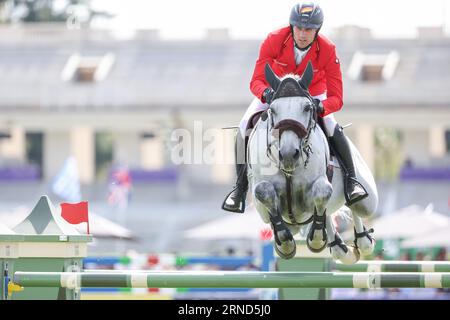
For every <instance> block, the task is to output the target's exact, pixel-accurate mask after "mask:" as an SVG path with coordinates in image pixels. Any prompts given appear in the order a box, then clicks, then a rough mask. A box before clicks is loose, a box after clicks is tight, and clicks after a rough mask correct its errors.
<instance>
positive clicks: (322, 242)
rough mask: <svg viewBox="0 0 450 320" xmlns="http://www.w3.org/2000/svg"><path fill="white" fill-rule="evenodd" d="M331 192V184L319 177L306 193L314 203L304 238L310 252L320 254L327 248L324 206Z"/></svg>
mask: <svg viewBox="0 0 450 320" xmlns="http://www.w3.org/2000/svg"><path fill="white" fill-rule="evenodd" d="M332 192H333V188H332V187H331V184H330V183H329V182H328V180H326V178H325V177H321V178H318V179H317V180H316V181H314V184H313V185H312V187H311V190H310V192H309V193H308V197H310V198H311V199H313V201H314V214H313V222H312V223H311V227H310V228H309V231H308V236H307V237H306V245H307V247H308V248H309V250H311V251H312V252H321V251H322V250H323V249H325V247H326V246H327V242H328V238H327V230H326V221H327V215H326V206H327V203H328V200H329V199H330V197H331V193H332ZM328 220H329V219H328Z"/></svg>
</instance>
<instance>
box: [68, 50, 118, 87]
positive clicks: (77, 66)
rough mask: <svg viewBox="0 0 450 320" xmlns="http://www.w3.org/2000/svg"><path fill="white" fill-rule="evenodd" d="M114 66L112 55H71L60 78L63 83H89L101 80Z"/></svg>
mask: <svg viewBox="0 0 450 320" xmlns="http://www.w3.org/2000/svg"><path fill="white" fill-rule="evenodd" d="M113 64H114V55H113V54H112V53H108V54H105V55H100V56H81V55H79V54H73V55H71V56H70V58H69V60H68V61H67V63H66V65H65V67H64V70H63V71H62V74H61V77H62V80H63V81H74V82H79V83H91V82H96V81H101V80H103V79H104V78H105V77H106V76H107V75H108V73H109V71H110V69H111V67H112V65H113Z"/></svg>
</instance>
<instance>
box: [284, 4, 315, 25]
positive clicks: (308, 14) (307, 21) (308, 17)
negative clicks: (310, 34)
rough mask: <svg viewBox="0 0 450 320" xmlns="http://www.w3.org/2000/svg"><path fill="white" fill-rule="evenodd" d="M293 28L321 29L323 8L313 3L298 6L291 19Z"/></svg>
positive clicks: (295, 7) (292, 12)
mask: <svg viewBox="0 0 450 320" xmlns="http://www.w3.org/2000/svg"><path fill="white" fill-rule="evenodd" d="M289 24H290V25H291V26H297V27H299V28H307V29H320V28H321V27H322V24H323V11H322V8H321V7H320V6H319V5H318V4H315V3H313V2H306V3H299V4H296V5H295V6H294V7H293V8H292V10H291V16H290V18H289Z"/></svg>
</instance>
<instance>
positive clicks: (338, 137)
mask: <svg viewBox="0 0 450 320" xmlns="http://www.w3.org/2000/svg"><path fill="white" fill-rule="evenodd" d="M329 141H330V144H331V147H332V148H333V151H334V152H335V154H336V156H337V157H338V160H339V164H340V165H341V166H343V170H342V172H343V175H344V193H345V200H346V205H347V206H351V205H352V204H354V203H355V202H358V201H360V200H362V199H364V198H366V197H367V196H368V193H367V191H366V190H365V189H364V187H363V185H362V184H361V183H359V182H358V181H357V180H356V173H355V165H354V163H353V159H352V154H351V151H350V146H349V144H348V141H347V138H346V137H345V135H344V131H343V130H342V127H341V126H340V125H337V126H336V127H335V128H334V134H333V136H332V137H330V138H329Z"/></svg>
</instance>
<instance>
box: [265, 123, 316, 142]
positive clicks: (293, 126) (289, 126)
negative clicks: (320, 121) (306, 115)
mask: <svg viewBox="0 0 450 320" xmlns="http://www.w3.org/2000/svg"><path fill="white" fill-rule="evenodd" d="M273 129H274V130H273V131H272V135H273V136H274V137H275V138H277V139H279V138H280V137H281V135H282V134H283V132H284V131H293V132H294V133H295V134H296V135H297V136H298V138H299V139H303V138H305V137H306V136H307V135H308V130H307V129H306V128H305V126H304V125H303V124H301V123H300V122H298V121H297V120H293V119H284V120H281V121H280V122H278V123H277V124H276V125H275V126H274V127H273Z"/></svg>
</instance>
